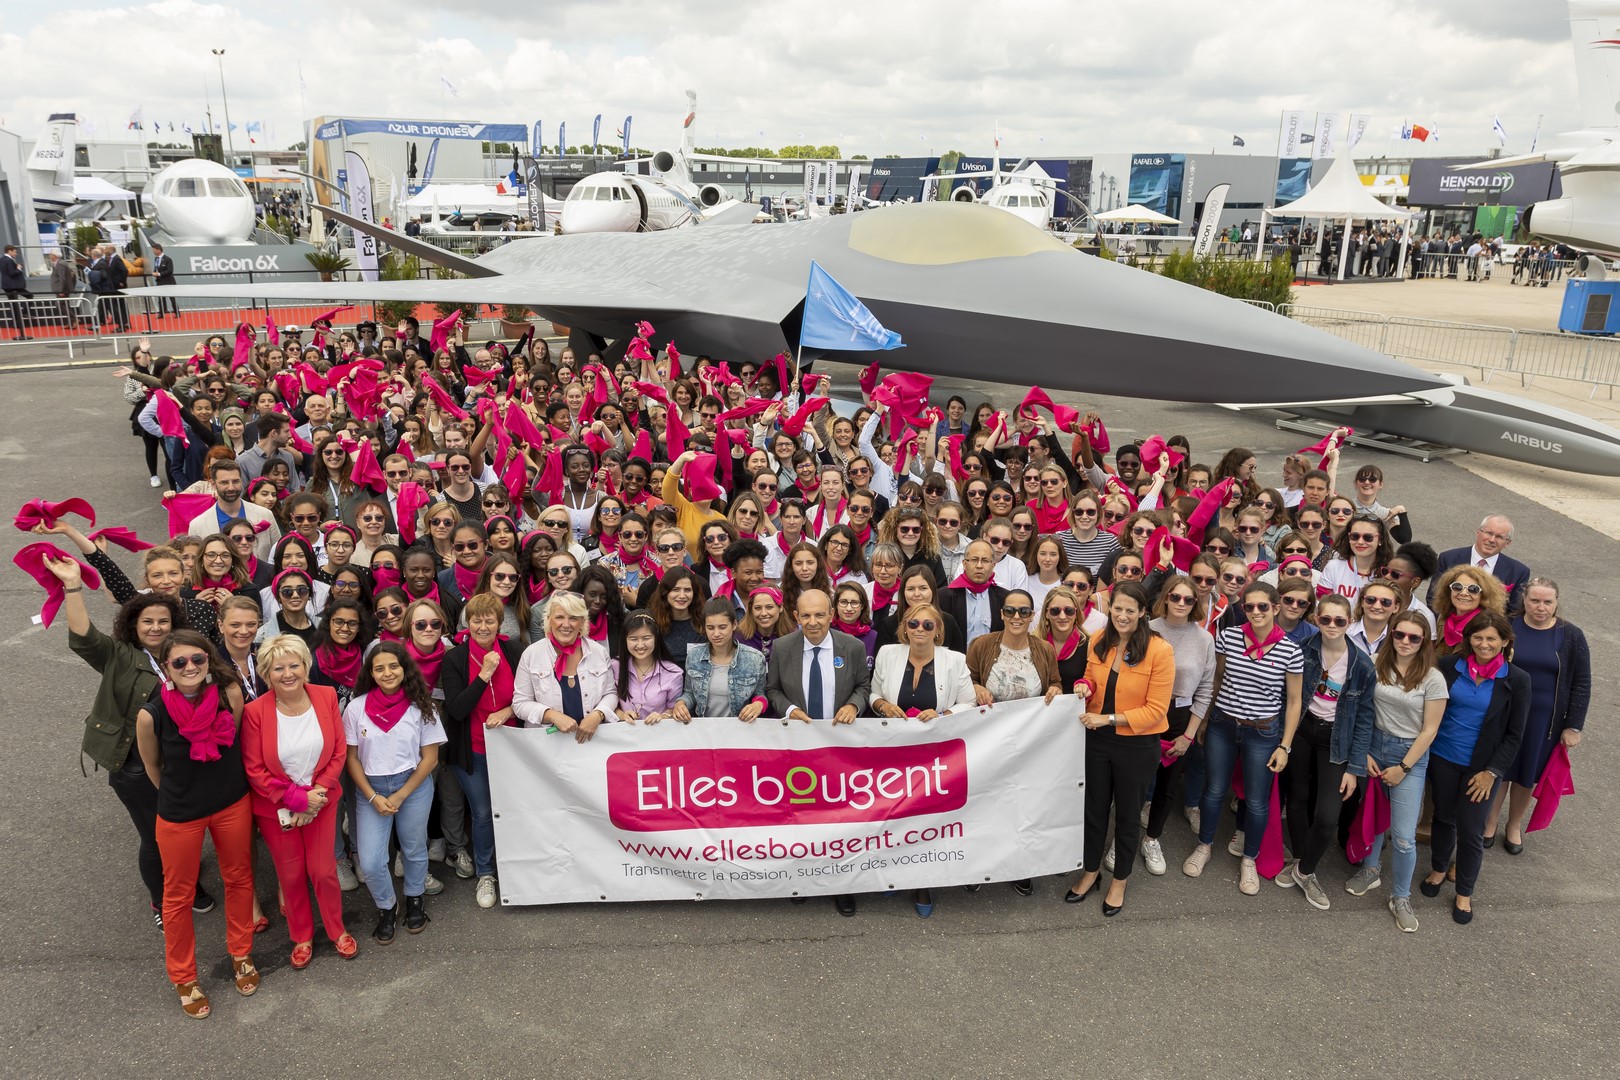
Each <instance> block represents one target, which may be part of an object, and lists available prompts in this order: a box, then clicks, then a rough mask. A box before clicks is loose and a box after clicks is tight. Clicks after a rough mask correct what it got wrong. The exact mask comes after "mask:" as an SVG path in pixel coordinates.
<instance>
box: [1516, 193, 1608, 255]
mask: <svg viewBox="0 0 1620 1080" xmlns="http://www.w3.org/2000/svg"><path fill="white" fill-rule="evenodd" d="M1605 204H1607V205H1605ZM1524 228H1525V231H1527V232H1528V233H1529V234H1530V235H1532V236H1537V237H1540V238H1542V239H1545V240H1555V241H1558V242H1560V243H1565V244H1568V245H1569V246H1570V247H1577V248H1585V249H1587V250H1589V251H1596V252H1599V253H1601V254H1603V255H1607V256H1610V257H1613V256H1616V255H1620V214H1617V213H1616V211H1615V207H1614V204H1613V203H1612V202H1609V201H1608V200H1603V201H1601V202H1600V201H1598V200H1594V199H1549V200H1547V201H1546V202H1539V203H1536V204H1535V205H1534V206H1532V207H1530V208H1529V209H1528V210H1526V211H1525V212H1524Z"/></svg>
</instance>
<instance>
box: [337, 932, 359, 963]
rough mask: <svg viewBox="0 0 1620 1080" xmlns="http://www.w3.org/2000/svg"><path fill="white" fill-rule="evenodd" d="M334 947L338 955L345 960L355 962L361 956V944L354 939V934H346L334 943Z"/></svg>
mask: <svg viewBox="0 0 1620 1080" xmlns="http://www.w3.org/2000/svg"><path fill="white" fill-rule="evenodd" d="M332 946H333V948H335V949H337V954H338V955H339V956H341V957H343V959H345V960H353V959H354V958H355V957H356V956H359V955H360V943H359V942H358V941H356V940H355V939H354V935H353V934H348V933H345V934H344V935H343V936H342V937H340V938H338V939H337V940H336V941H334V942H332Z"/></svg>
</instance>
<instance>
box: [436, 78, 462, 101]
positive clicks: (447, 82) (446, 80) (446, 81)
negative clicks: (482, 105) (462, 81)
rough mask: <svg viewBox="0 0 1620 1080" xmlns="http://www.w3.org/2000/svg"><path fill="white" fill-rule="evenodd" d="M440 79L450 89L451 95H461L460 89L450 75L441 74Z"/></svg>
mask: <svg viewBox="0 0 1620 1080" xmlns="http://www.w3.org/2000/svg"><path fill="white" fill-rule="evenodd" d="M439 81H440V82H441V83H443V84H444V88H445V89H446V90H447V91H449V93H450V96H451V97H460V96H461V93H460V91H458V90H457V89H456V84H455V83H453V82H451V81H450V77H449V76H448V75H440V76H439Z"/></svg>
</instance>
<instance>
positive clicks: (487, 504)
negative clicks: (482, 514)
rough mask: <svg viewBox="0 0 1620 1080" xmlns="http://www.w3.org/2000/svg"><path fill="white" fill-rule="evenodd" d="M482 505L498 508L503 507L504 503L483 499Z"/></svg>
mask: <svg viewBox="0 0 1620 1080" xmlns="http://www.w3.org/2000/svg"><path fill="white" fill-rule="evenodd" d="M484 505H485V506H496V507H500V506H505V505H506V503H504V502H502V501H501V500H500V499H485V500H484Z"/></svg>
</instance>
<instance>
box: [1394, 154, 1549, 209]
mask: <svg viewBox="0 0 1620 1080" xmlns="http://www.w3.org/2000/svg"><path fill="white" fill-rule="evenodd" d="M1457 165H1464V166H1469V167H1467V168H1460V169H1459V168H1453V166H1457ZM1410 190H1411V194H1410V195H1408V196H1407V200H1406V201H1407V203H1408V204H1409V205H1412V206H1503V205H1505V206H1529V205H1530V204H1531V203H1537V202H1541V201H1542V200H1544V199H1556V198H1558V197H1559V195H1561V194H1562V193H1563V188H1562V186H1561V185H1560V184H1559V182H1558V169H1557V166H1555V165H1553V164H1551V163H1548V162H1541V163H1537V164H1534V165H1512V166H1506V167H1502V168H1495V167H1492V166H1491V165H1490V164H1489V163H1486V164H1476V162H1475V160H1474V159H1470V158H1425V159H1421V160H1418V161H1414V162H1412V172H1411V176H1410Z"/></svg>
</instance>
